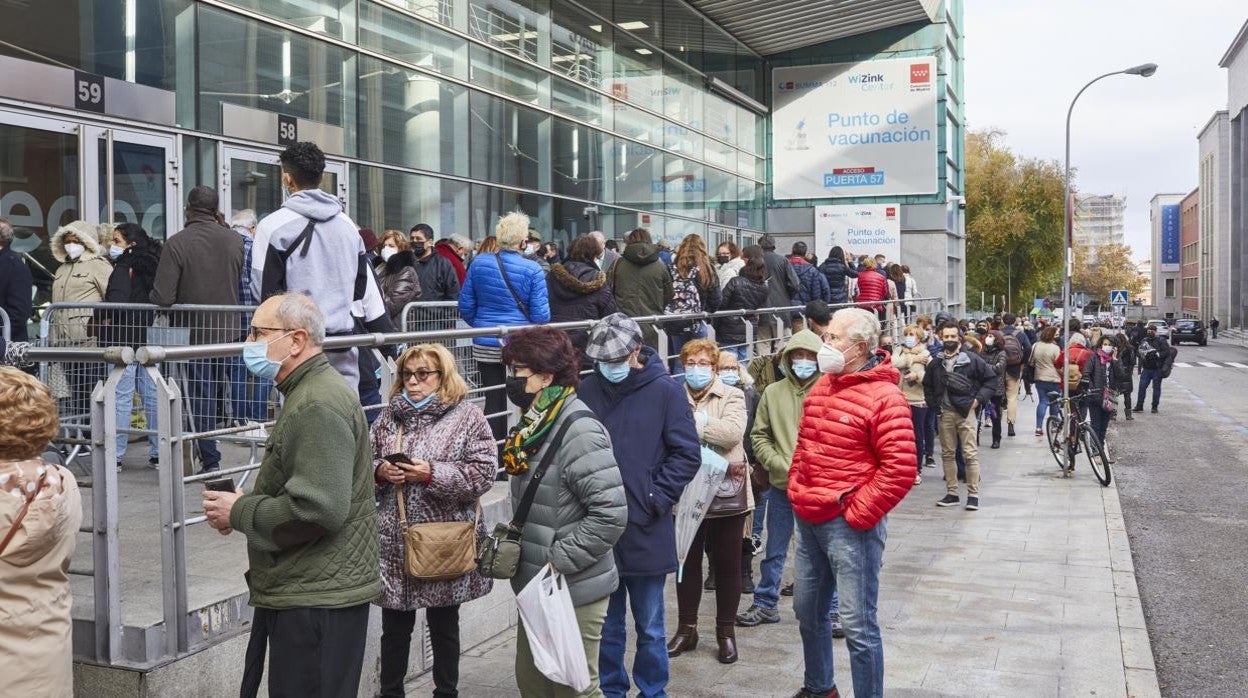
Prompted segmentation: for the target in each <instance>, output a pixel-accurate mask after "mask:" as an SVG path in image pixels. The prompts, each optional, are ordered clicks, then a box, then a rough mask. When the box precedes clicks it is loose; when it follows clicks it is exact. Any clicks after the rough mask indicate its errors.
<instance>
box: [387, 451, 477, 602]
mask: <svg viewBox="0 0 1248 698" xmlns="http://www.w3.org/2000/svg"><path fill="white" fill-rule="evenodd" d="M398 443H399V445H400V446H402V444H403V429H402V427H400V428H399V436H398ZM398 499H399V529H400V530H401V531H403V567H404V569H405V570H407V574H408V576H410V577H412V578H413V579H419V580H421V581H426V582H435V581H442V580H446V579H458V578H459V577H462V576H464V575H465V574H468V573H469V572H471V571H472V570H473V569H475V568H476V561H477V521H479V520H480V519H481V500H480V499H478V500H477V513H476V516H475V517H474V518H473V520H472V521H429V522H425V523H415V524H408V523H407V507H406V505H405V503H404V500H406V499H407V491H406V486H405V485H399V488H398Z"/></svg>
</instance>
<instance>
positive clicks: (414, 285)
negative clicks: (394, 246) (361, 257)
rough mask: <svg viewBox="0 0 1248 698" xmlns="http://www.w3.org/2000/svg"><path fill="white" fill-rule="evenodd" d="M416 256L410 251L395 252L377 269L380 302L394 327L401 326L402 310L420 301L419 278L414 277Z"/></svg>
mask: <svg viewBox="0 0 1248 698" xmlns="http://www.w3.org/2000/svg"><path fill="white" fill-rule="evenodd" d="M415 263H416V255H414V254H412V252H411V250H408V251H406V252H396V253H395V254H393V255H391V256H390V259H388V260H386V261H385V262H383V263H382V264H381V265H380V266H378V268H377V281H378V283H380V284H381V300H382V301H383V302H384V303H385V304H386V314H387V315H389V316H390V323H391V324H392V325H394V326H395V327H401V326H402V325H403V308H404V306H406V305H407V304H408V303H411V302H412V301H416V300H420V277H419V276H417V275H416V268H415V267H414V266H412V265H414V264H415Z"/></svg>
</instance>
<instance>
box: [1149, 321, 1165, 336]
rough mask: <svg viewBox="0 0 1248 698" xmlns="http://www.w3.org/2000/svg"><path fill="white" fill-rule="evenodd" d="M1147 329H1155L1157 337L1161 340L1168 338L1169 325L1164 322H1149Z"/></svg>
mask: <svg viewBox="0 0 1248 698" xmlns="http://www.w3.org/2000/svg"><path fill="white" fill-rule="evenodd" d="M1147 326H1148V327H1155V328H1157V336H1158V337H1161V338H1162V339H1169V338H1170V325H1169V324H1167V323H1166V321H1165V320H1149V321H1148V325H1147Z"/></svg>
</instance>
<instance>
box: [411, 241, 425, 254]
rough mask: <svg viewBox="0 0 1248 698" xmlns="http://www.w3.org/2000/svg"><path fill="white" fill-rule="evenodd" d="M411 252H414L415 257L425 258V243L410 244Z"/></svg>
mask: <svg viewBox="0 0 1248 698" xmlns="http://www.w3.org/2000/svg"><path fill="white" fill-rule="evenodd" d="M412 252H414V253H415V254H416V256H417V257H424V256H425V243H423V242H416V243H412Z"/></svg>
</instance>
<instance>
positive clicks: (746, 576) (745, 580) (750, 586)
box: [741, 569, 754, 594]
mask: <svg viewBox="0 0 1248 698" xmlns="http://www.w3.org/2000/svg"><path fill="white" fill-rule="evenodd" d="M752 572H753V570H748V569H747V570H745V571H744V572H742V573H741V593H742V594H753V593H754V575H753V574H752Z"/></svg>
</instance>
